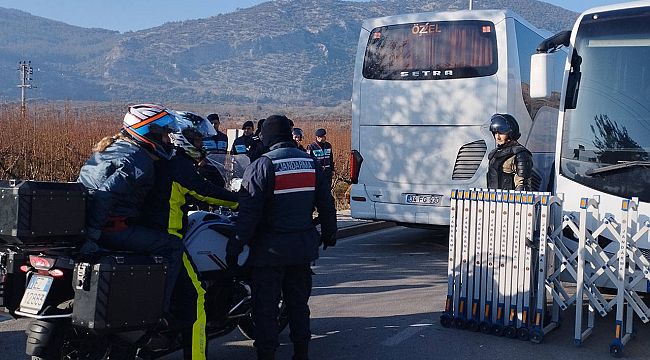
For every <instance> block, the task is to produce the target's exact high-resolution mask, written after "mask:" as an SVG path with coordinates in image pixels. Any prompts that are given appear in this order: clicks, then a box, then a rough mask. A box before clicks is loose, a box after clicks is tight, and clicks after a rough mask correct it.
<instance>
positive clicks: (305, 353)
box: [292, 341, 309, 360]
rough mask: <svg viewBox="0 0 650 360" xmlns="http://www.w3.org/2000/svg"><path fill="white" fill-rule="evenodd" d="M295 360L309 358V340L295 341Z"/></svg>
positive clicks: (306, 359)
mask: <svg viewBox="0 0 650 360" xmlns="http://www.w3.org/2000/svg"><path fill="white" fill-rule="evenodd" d="M292 359H293V360H309V342H307V341H301V342H296V343H293V358H292Z"/></svg>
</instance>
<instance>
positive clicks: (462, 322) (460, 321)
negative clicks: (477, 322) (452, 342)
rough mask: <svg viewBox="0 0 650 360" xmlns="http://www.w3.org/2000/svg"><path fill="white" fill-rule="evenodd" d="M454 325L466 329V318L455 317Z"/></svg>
mask: <svg viewBox="0 0 650 360" xmlns="http://www.w3.org/2000/svg"><path fill="white" fill-rule="evenodd" d="M454 326H455V327H456V328H458V329H464V328H465V319H463V318H459V317H458V318H455V319H454Z"/></svg>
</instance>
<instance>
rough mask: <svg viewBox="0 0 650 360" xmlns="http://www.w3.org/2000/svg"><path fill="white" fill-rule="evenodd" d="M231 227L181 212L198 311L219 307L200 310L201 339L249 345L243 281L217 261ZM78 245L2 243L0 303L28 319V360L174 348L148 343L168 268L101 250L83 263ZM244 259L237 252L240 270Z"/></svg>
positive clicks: (225, 213) (251, 327)
mask: <svg viewBox="0 0 650 360" xmlns="http://www.w3.org/2000/svg"><path fill="white" fill-rule="evenodd" d="M226 166H229V171H226V172H225V174H224V175H225V176H224V178H225V179H227V181H228V182H229V184H230V183H232V181H233V179H237V178H239V179H240V178H241V173H242V172H243V168H242V169H239V170H236V171H235V170H234V167H233V166H232V165H228V163H226ZM225 168H226V167H225V166H224V169H225ZM235 181H236V180H235ZM235 222H236V214H234V213H231V212H230V211H229V210H225V209H218V210H217V211H213V212H208V211H195V212H190V213H189V214H188V230H187V233H186V235H185V237H184V239H183V242H184V244H185V247H186V250H187V251H186V253H187V254H188V256H189V257H190V258H191V260H192V263H193V264H194V266H195V269H196V270H197V272H198V274H199V277H200V278H201V280H202V283H203V285H204V288H205V290H206V293H205V295H204V298H205V304H206V307H207V306H210V305H214V304H223V305H221V306H227V308H225V309H216V311H206V313H207V319H206V335H207V338H208V340H210V339H214V338H216V337H219V336H223V335H226V334H229V333H230V332H232V331H233V330H234V329H235V328H237V329H238V330H239V332H241V333H242V334H243V335H244V336H245V337H246V338H248V339H254V334H255V323H254V321H253V319H252V313H251V288H250V285H249V279H248V278H247V276H246V275H245V274H242V273H240V274H239V275H238V276H237V277H234V278H233V277H232V276H231V275H232V274H231V273H230V272H229V271H228V269H227V267H226V265H225V264H226V261H225V249H226V244H227V241H228V239H229V237H230V236H233V234H234V227H235ZM64 240H65V237H64ZM78 240H79V239H78V238H74V237H70V238H69V239H67V241H61V242H57V243H53V244H47V241H43V240H40V241H39V242H38V244H37V245H36V246H31V245H27V244H26V243H24V242H16V241H13V242H12V241H9V242H6V241H5V245H4V246H2V247H0V306H2V307H4V308H5V310H6V311H7V312H8V313H9V314H10V315H11V316H13V317H14V318H19V317H26V318H31V319H33V321H32V322H30V324H29V326H28V329H27V344H26V353H27V355H30V356H31V357H32V360H41V359H42V360H54V359H56V360H59V359H60V360H63V359H65V360H74V359H91V360H92V359H95V360H100V359H134V360H137V359H155V358H159V357H161V356H164V355H166V354H168V353H170V352H174V351H177V350H179V349H180V348H181V341H180V334H178V335H176V336H174V338H173V341H172V342H171V344H170V346H169V347H168V348H166V349H164V350H162V351H161V350H159V349H155V348H150V347H149V345H148V344H149V341H150V339H151V338H152V337H154V336H155V335H156V334H157V332H158V331H159V330H160V318H161V315H162V306H163V305H162V297H163V292H164V277H165V271H166V265H165V263H164V261H163V260H162V258H160V257H156V256H144V255H138V254H135V253H131V252H123V251H106V250H101V251H99V252H97V253H95V254H93V255H92V257H91V258H88V256H87V255H81V254H80V253H79V251H78V245H77V244H78ZM0 244H2V238H1V237H0ZM247 257H248V248H245V249H244V251H243V252H242V253H241V254H240V257H239V259H238V262H239V265H240V266H243V264H244V263H245V261H246V258H247ZM224 286H229V287H230V288H229V291H228V293H229V294H231V296H229V299H228V301H227V302H225V303H224V302H223V301H219V299H218V298H219V296H220V294H222V293H223V290H224ZM278 306H279V308H280V312H279V313H280V316H279V318H278V322H279V326H280V329H281V330H282V329H284V328H286V326H287V324H288V317H287V311H286V306H285V304H284V302H282V301H280V303H279V304H278ZM224 313H225V314H227V315H226V317H225V319H224V318H223V317H222V316H220V317H219V319H216V315H215V314H224Z"/></svg>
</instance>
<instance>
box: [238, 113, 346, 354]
mask: <svg viewBox="0 0 650 360" xmlns="http://www.w3.org/2000/svg"><path fill="white" fill-rule="evenodd" d="M291 126H292V123H291V121H290V120H289V119H288V118H287V117H285V116H281V115H273V116H270V117H268V118H267V119H266V121H265V122H264V125H263V126H262V137H261V138H262V141H263V142H264V145H265V146H266V147H267V148H268V149H269V151H268V152H266V153H264V155H262V156H261V157H260V158H259V159H257V160H255V161H254V162H253V163H251V164H250V165H249V166H248V167H247V168H246V170H245V172H244V177H243V180H242V185H241V189H240V193H239V217H238V222H237V227H236V229H237V231H236V232H237V237H236V238H234V239H231V240H230V241H229V242H228V246H227V249H226V263H227V264H228V266H229V267H236V266H237V257H238V255H239V253H240V252H241V251H242V248H243V246H244V245H245V244H247V245H248V246H250V255H249V258H248V261H247V265H248V266H250V269H251V270H250V273H251V279H252V281H251V289H252V301H253V320H254V322H255V325H256V331H255V343H254V345H255V347H256V349H257V356H258V359H263V360H268V359H274V357H275V351H276V349H277V347H278V345H279V344H278V315H279V308H278V304H279V302H280V298H281V296H282V297H283V299H284V302H285V303H286V305H287V311H288V314H289V326H290V329H291V336H290V337H291V341H292V342H293V348H294V357H293V358H294V359H296V360H306V359H307V358H308V345H309V340H310V338H311V332H310V329H309V306H308V304H307V302H308V300H309V296H310V293H311V286H312V278H311V274H312V273H311V268H310V263H311V262H313V261H314V260H315V259H317V258H318V248H319V245H320V244H323V249H325V248H326V247H328V246H334V245H335V244H336V237H335V236H336V230H337V227H336V209H335V207H334V198H333V197H332V193H331V192H330V188H329V179H328V178H327V177H326V175H325V174H324V173H323V171H322V168H321V167H320V166H317V165H316V162H315V160H314V159H313V158H312V157H311V156H309V155H308V154H306V153H305V152H303V151H301V150H298V148H296V143H295V142H294V141H293V138H292V134H291ZM314 208H315V209H316V210H317V211H318V216H319V218H320V221H321V233H320V234H319V233H318V231H317V230H316V227H315V226H314V224H313V221H312V213H313V210H314Z"/></svg>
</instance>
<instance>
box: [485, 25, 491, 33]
mask: <svg viewBox="0 0 650 360" xmlns="http://www.w3.org/2000/svg"><path fill="white" fill-rule="evenodd" d="M483 32H484V33H489V32H492V27H491V26H489V25H487V26H483Z"/></svg>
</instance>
